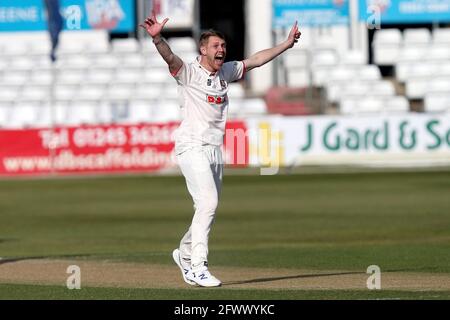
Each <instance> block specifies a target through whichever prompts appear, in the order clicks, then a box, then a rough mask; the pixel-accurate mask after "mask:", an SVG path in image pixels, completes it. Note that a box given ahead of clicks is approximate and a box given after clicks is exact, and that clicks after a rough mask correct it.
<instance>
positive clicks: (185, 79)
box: [172, 61, 192, 85]
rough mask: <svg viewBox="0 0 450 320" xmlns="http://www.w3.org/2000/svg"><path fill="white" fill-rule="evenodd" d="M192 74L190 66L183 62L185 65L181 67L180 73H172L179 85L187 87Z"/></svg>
mask: <svg viewBox="0 0 450 320" xmlns="http://www.w3.org/2000/svg"><path fill="white" fill-rule="evenodd" d="M191 74H192V72H191V68H190V65H188V64H186V63H185V62H184V61H183V65H182V66H181V67H180V69H179V70H178V71H176V72H174V73H172V76H173V77H174V78H175V80H176V81H177V82H178V84H181V85H186V84H188V83H189V81H190V80H191Z"/></svg>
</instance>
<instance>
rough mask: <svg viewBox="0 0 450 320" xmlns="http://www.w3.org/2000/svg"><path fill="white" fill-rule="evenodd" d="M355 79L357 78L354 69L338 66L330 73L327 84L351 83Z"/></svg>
mask: <svg viewBox="0 0 450 320" xmlns="http://www.w3.org/2000/svg"><path fill="white" fill-rule="evenodd" d="M354 78H355V70H354V69H352V68H348V67H343V66H338V67H335V68H333V69H332V70H331V71H330V73H329V77H328V79H327V83H333V82H334V81H350V80H352V79H354Z"/></svg>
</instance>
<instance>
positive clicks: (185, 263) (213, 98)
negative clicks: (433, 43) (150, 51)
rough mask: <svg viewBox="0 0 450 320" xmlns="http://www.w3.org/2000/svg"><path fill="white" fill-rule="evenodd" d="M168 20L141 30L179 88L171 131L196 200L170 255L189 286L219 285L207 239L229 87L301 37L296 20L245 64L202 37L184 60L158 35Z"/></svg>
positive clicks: (212, 36) (219, 39) (218, 37)
mask: <svg viewBox="0 0 450 320" xmlns="http://www.w3.org/2000/svg"><path fill="white" fill-rule="evenodd" d="M168 20H169V19H168V18H166V19H164V20H163V21H162V22H158V21H157V19H156V15H155V13H154V12H152V14H151V15H150V16H149V17H147V18H146V20H145V22H144V23H143V24H140V27H142V28H144V29H146V30H147V33H148V34H149V35H150V36H151V37H152V39H153V43H154V45H155V46H156V48H157V50H158V52H159V54H160V55H161V57H162V58H163V59H164V60H165V62H166V63H167V65H168V66H169V71H170V73H171V74H172V76H173V77H174V78H175V80H176V82H177V84H178V96H179V102H180V107H181V112H182V115H183V121H182V123H181V125H180V126H179V128H178V129H177V130H176V133H175V155H176V158H177V162H178V165H179V166H180V169H181V172H182V174H183V175H184V177H185V180H186V185H187V188H188V191H189V193H190V195H191V196H192V199H193V202H194V208H195V213H194V217H193V219H192V223H191V226H190V227H189V230H188V231H187V232H186V234H185V235H184V237H183V238H182V239H181V242H180V246H179V248H178V249H175V250H174V251H173V253H172V256H173V259H174V260H175V262H176V264H177V265H178V267H179V268H180V270H181V273H182V276H183V279H184V281H185V282H186V283H188V284H190V285H199V286H202V287H217V286H220V285H221V281H220V280H219V279H217V278H216V277H214V276H213V275H212V274H211V273H210V272H209V271H208V238H209V233H210V230H211V226H212V224H213V222H214V216H215V212H216V208H217V205H218V200H219V195H220V189H221V185H222V172H223V161H222V154H221V145H222V143H223V137H224V134H225V122H226V119H227V111H228V96H227V91H228V84H229V83H231V82H233V81H237V80H240V79H242V78H243V76H244V74H245V73H246V72H248V71H250V70H252V69H254V68H257V67H260V66H262V65H264V64H266V63H267V62H269V61H271V60H273V59H274V58H275V57H277V56H278V55H280V54H281V53H283V52H284V51H286V50H287V49H289V48H292V47H293V46H294V44H295V43H297V42H298V39H299V38H300V34H301V33H300V32H299V30H298V26H297V22H295V24H294V26H293V27H292V30H291V31H290V33H289V36H288V38H287V40H286V41H284V42H282V43H280V44H279V45H277V46H275V47H273V48H270V49H266V50H262V51H260V52H258V53H256V54H254V55H252V56H250V57H249V58H247V59H245V60H243V61H231V62H225V58H226V54H227V44H226V42H225V38H224V36H223V35H222V34H221V33H220V32H217V31H213V30H210V31H206V32H204V33H203V34H202V35H201V37H200V42H199V48H200V56H198V57H197V59H196V60H195V61H193V62H190V63H189V62H185V61H182V60H181V59H180V58H179V57H178V56H177V55H176V54H175V53H173V52H172V50H171V49H170V47H169V45H168V44H167V42H166V41H165V40H164V39H163V38H162V37H161V30H162V29H163V28H164V25H165V24H166V23H167V21H168Z"/></svg>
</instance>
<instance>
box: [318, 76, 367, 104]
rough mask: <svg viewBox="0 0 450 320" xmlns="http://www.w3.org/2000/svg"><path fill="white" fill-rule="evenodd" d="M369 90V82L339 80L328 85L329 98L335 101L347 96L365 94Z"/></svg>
mask: <svg viewBox="0 0 450 320" xmlns="http://www.w3.org/2000/svg"><path fill="white" fill-rule="evenodd" d="M368 91H369V86H368V83H367V82H363V81H353V82H348V83H346V82H337V83H334V84H333V83H332V84H330V85H329V86H328V87H327V100H328V101H329V102H332V103H335V102H339V101H340V100H341V99H346V97H355V96H364V95H366V94H367V92H368Z"/></svg>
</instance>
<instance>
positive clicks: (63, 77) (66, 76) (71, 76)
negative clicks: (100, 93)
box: [57, 69, 85, 85]
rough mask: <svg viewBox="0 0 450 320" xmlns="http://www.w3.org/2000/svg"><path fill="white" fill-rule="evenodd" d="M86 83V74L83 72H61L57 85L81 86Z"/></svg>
mask: <svg viewBox="0 0 450 320" xmlns="http://www.w3.org/2000/svg"><path fill="white" fill-rule="evenodd" d="M84 81H85V72H84V71H82V70H63V69H62V70H60V71H59V73H58V78H57V83H58V84H63V85H79V84H82V83H84Z"/></svg>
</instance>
